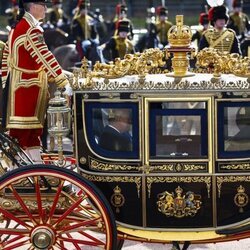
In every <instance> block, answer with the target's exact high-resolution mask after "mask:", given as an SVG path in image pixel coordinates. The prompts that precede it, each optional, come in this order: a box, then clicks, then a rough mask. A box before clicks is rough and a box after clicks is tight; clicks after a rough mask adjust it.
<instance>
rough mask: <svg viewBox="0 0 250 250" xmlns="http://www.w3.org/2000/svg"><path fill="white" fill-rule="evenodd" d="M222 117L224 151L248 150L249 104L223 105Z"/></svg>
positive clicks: (249, 150)
mask: <svg viewBox="0 0 250 250" xmlns="http://www.w3.org/2000/svg"><path fill="white" fill-rule="evenodd" d="M223 118H224V119H223V120H224V121H223V124H224V128H223V131H224V133H223V144H224V145H223V146H224V150H225V152H228V153H230V152H231V153H233V152H241V151H248V152H250V133H249V131H250V106H249V107H247V106H244V107H243V106H238V107H237V106H233V107H224V116H223ZM221 136H222V135H221ZM248 155H249V153H248Z"/></svg>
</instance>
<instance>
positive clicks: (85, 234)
mask: <svg viewBox="0 0 250 250" xmlns="http://www.w3.org/2000/svg"><path fill="white" fill-rule="evenodd" d="M79 233H80V234H82V235H83V236H85V237H87V238H89V239H91V240H93V241H95V242H96V243H98V245H103V244H104V243H103V242H102V241H100V240H98V239H97V238H95V237H93V236H91V235H90V234H88V233H85V232H79Z"/></svg>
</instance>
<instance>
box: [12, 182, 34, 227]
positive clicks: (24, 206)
mask: <svg viewBox="0 0 250 250" xmlns="http://www.w3.org/2000/svg"><path fill="white" fill-rule="evenodd" d="M10 189H11V191H12V193H13V194H14V196H15V197H16V199H17V200H18V202H19V204H20V205H21V207H22V208H23V210H24V212H25V213H26V214H27V215H28V217H29V218H30V220H31V221H32V222H33V223H34V224H37V223H36V221H35V220H34V218H33V216H32V214H31V213H30V211H29V209H28V208H27V206H26V205H25V203H24V201H23V200H22V198H21V196H20V195H19V194H18V192H17V191H16V189H15V188H14V187H13V186H12V185H10Z"/></svg>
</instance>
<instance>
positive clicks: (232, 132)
mask: <svg viewBox="0 0 250 250" xmlns="http://www.w3.org/2000/svg"><path fill="white" fill-rule="evenodd" d="M248 89H249V82H248V81H247V79H246V78H241V77H231V78H228V76H227V75H222V76H221V78H220V79H217V80H216V81H215V79H214V78H213V75H211V74H196V75H194V76H192V77H189V78H182V79H180V78H177V79H175V78H173V77H168V76H166V75H163V74H161V75H148V76H146V78H144V79H139V78H138V76H127V77H123V78H120V79H117V80H107V79H106V80H104V79H102V78H101V79H95V80H94V81H93V86H92V88H91V89H85V90H80V91H79V90H78V91H76V92H75V96H74V109H75V110H74V115H75V128H74V129H75V143H76V156H77V161H78V164H79V171H80V173H81V174H82V175H83V176H85V177H86V178H87V179H89V180H91V181H92V182H94V183H95V184H96V185H97V186H98V187H99V188H100V189H101V190H102V192H103V193H104V195H105V196H106V198H107V200H108V201H109V202H110V204H111V207H112V209H113V212H114V214H115V217H116V220H117V223H118V225H119V226H121V227H123V226H124V227H127V228H131V229H149V230H156V231H157V230H158V231H176V230H177V231H178V230H180V231H182V230H185V231H205V230H207V231H210V230H211V231H216V230H224V229H227V228H233V227H238V228H240V226H241V224H242V225H243V224H244V223H245V224H247V223H248V219H249V214H250V204H249V194H250V184H249V182H250V175H249V170H250V160H249V159H250V138H249V133H247V132H246V131H249V129H250V122H249V121H250V112H249V111H250V98H248V97H247V93H246V92H245V91H247V90H248ZM117 110H119V111H123V112H127V111H128V113H129V117H130V119H129V120H130V121H129V124H130V128H129V132H128V135H127V136H128V137H129V138H130V142H131V145H130V148H127V149H126V148H125V149H124V148H122V149H119V148H118V149H115V148H113V149H111V148H110V147H109V148H106V146H105V144H103V143H101V142H100V138H101V137H102V133H103V131H104V130H105V127H106V126H108V125H109V121H110V119H111V118H113V116H114V113H115V112H116V111H117ZM124 136H125V135H124ZM111 143H112V139H111V137H110V138H108V139H107V138H106V144H109V146H110V144H111Z"/></svg>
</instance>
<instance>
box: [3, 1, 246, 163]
mask: <svg viewBox="0 0 250 250" xmlns="http://www.w3.org/2000/svg"><path fill="white" fill-rule="evenodd" d="M48 4H49V1H47V0H20V1H18V2H17V1H16V0H12V8H10V9H7V10H6V16H7V17H8V25H9V27H10V32H9V37H8V41H7V42H6V44H4V43H3V42H0V58H1V64H2V66H1V78H2V83H1V85H2V86H3V89H4V92H5V95H6V98H2V99H4V100H5V101H6V103H5V104H3V106H4V107H5V108H6V110H5V117H6V128H7V129H9V131H10V135H11V136H13V137H14V138H17V139H18V141H19V143H20V145H21V147H22V148H23V149H25V150H27V153H28V154H30V155H31V157H33V158H34V161H40V156H39V146H40V139H39V138H40V136H41V134H42V128H43V122H44V117H45V114H44V113H45V107H46V99H47V96H46V95H47V83H48V80H49V79H51V78H52V79H53V80H54V82H55V83H56V84H57V85H58V87H61V88H63V87H64V86H65V85H66V84H67V78H66V76H65V75H64V73H63V70H62V68H61V66H60V64H59V63H58V61H57V60H56V58H55V56H54V54H53V53H52V52H51V51H50V50H49V48H48V46H47V44H46V42H45V40H44V30H46V29H51V28H54V29H61V30H62V31H63V32H65V33H66V32H67V33H68V34H69V42H70V43H74V44H75V48H76V51H77V53H78V56H79V60H81V59H82V58H83V57H86V58H87V59H89V60H90V58H89V57H90V53H89V52H90V50H91V51H92V50H96V51H97V54H98V56H99V59H100V60H101V61H105V62H107V61H112V60H115V58H117V57H119V58H120V59H123V58H124V57H125V55H126V54H128V53H135V52H136V51H139V52H142V51H143V50H145V49H147V48H155V47H157V48H160V49H163V48H164V47H165V46H167V45H168V31H169V29H170V28H171V27H172V26H173V23H171V22H170V21H169V20H168V9H167V7H166V6H159V7H157V8H149V9H148V16H147V18H146V25H147V29H148V32H147V33H146V34H145V35H144V36H143V37H141V39H139V41H138V43H137V44H134V42H133V37H134V32H133V24H132V21H131V20H130V19H129V18H128V17H127V11H128V10H127V6H126V5H125V4H124V3H123V4H118V5H117V6H116V10H115V17H114V19H113V21H112V22H111V23H110V25H107V24H106V23H105V22H104V20H103V17H102V15H101V13H100V10H98V9H97V10H95V11H94V12H93V11H91V8H90V7H91V6H90V3H89V1H87V0H79V1H78V3H77V6H76V8H75V9H74V10H73V18H69V17H68V16H67V15H66V14H65V13H64V11H63V8H62V7H63V6H62V0H53V1H52V6H48ZM242 4H243V1H242V0H234V1H233V12H232V13H231V14H229V13H228V10H227V7H225V6H224V5H221V6H210V8H209V10H208V11H206V12H204V13H201V14H200V18H199V24H200V27H201V29H199V30H197V32H195V33H194V35H193V38H192V40H196V41H197V43H198V49H199V50H201V49H203V48H205V47H210V48H216V49H218V50H219V51H223V52H229V53H238V54H241V53H242V52H241V47H240V41H243V40H244V38H245V36H246V34H247V33H248V32H249V31H250V24H249V20H248V17H247V15H246V14H244V13H243V12H242V7H243V6H242ZM43 20H45V22H44V24H43V25H42V24H41V21H43ZM107 34H109V35H107ZM8 98H9V100H7V99H8ZM20 104H21V105H20ZM27 107H29V108H27Z"/></svg>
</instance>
